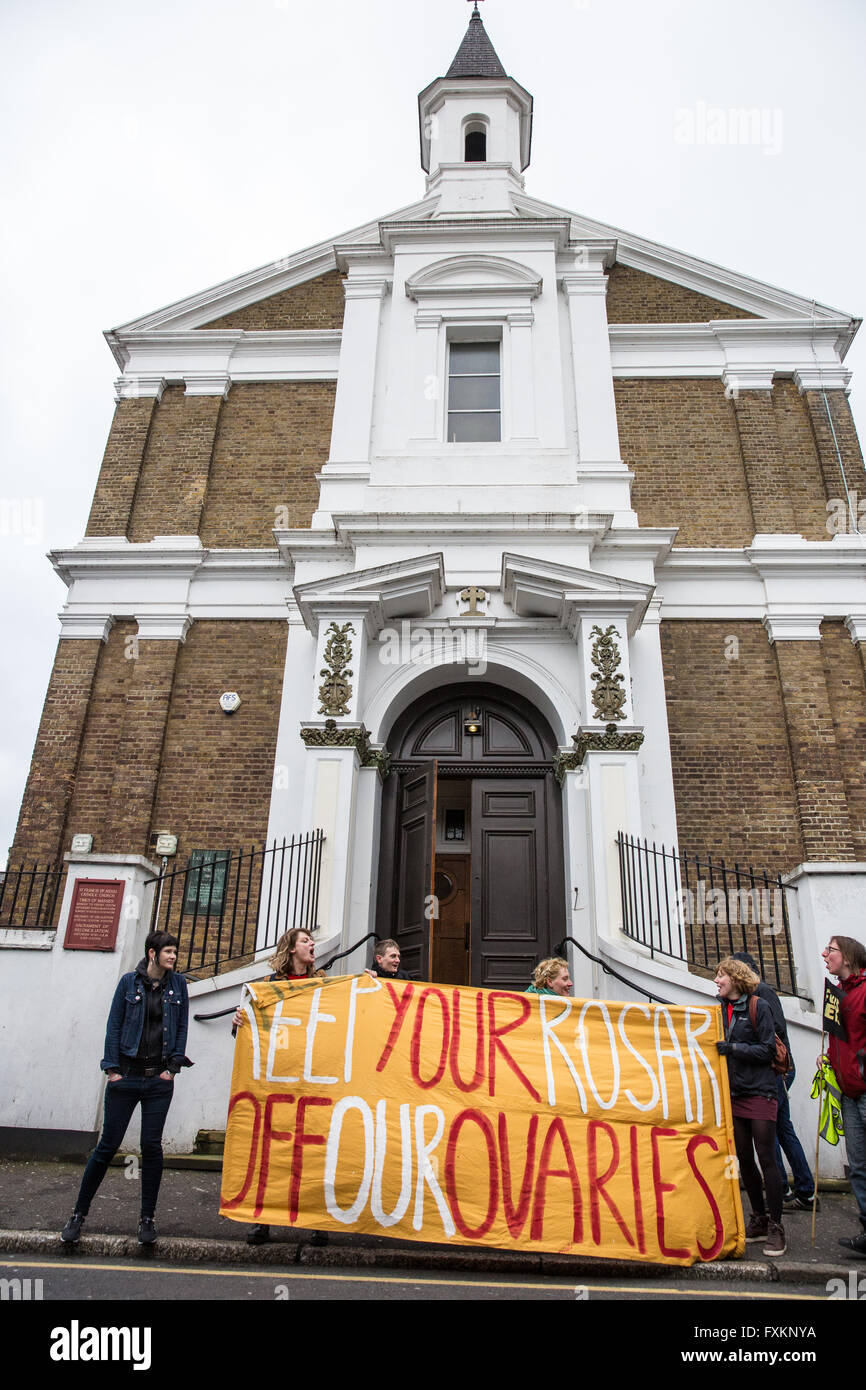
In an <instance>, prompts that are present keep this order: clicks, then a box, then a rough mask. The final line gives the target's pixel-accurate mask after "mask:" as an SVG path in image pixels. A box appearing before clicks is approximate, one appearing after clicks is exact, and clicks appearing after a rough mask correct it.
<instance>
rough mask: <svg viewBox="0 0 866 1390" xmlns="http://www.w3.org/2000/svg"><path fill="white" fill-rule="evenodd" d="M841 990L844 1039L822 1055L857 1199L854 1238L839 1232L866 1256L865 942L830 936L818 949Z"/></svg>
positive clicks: (849, 1245) (849, 1246)
mask: <svg viewBox="0 0 866 1390" xmlns="http://www.w3.org/2000/svg"><path fill="white" fill-rule="evenodd" d="M821 954H822V955H823V957H824V965H825V966H826V968H827V970H828V972H829V973H830V974H831V975H835V976H836V979H837V980H838V981H839V984H840V986H841V988H842V1005H841V1014H842V1024H843V1026H844V1029H845V1037H844V1038H835V1037H832V1036H831V1038H830V1042H829V1045H828V1048H827V1053H828V1056H829V1058H830V1065H831V1066H832V1068H833V1070H834V1072H835V1073H836V1080H837V1081H838V1082H839V1090H840V1091H841V1092H842V1123H843V1125H844V1127H845V1148H846V1149H847V1151H848V1168H849V1170H850V1180H851V1190H852V1192H853V1193H854V1196H855V1197H856V1199H857V1207H858V1209H859V1212H860V1224H861V1226H862V1227H863V1233H862V1235H859V1236H843V1238H842V1239H841V1240H840V1241H839V1244H840V1245H844V1246H845V1248H846V1250H851V1251H852V1252H853V1253H854V1254H855V1255H857V1256H862V1257H863V1258H864V1259H866V946H864V945H863V943H862V942H861V941H857V940H856V939H855V938H854V937H853V936H831V937H830V944H829V945H828V946H827V947H826V948H825V949H824V951H822V953H821Z"/></svg>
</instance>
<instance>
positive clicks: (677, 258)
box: [514, 194, 857, 342]
mask: <svg viewBox="0 0 866 1390" xmlns="http://www.w3.org/2000/svg"><path fill="white" fill-rule="evenodd" d="M514 204H515V209H516V211H517V212H518V213H519V215H520V216H521V217H542V218H543V217H568V218H570V219H571V236H572V240H574V241H581V240H584V239H586V240H594V241H595V240H601V241H609V240H615V241H616V243H617V251H616V264H617V265H618V266H623V267H628V268H630V269H632V270H635V271H639V272H640V273H641V274H643V275H646V276H649V277H653V278H655V279H658V280H662V281H666V282H667V283H669V284H671V285H675V286H679V287H681V288H682V289H685V290H690V291H692V292H693V293H694V294H696V295H699V296H701V297H702V298H705V299H708V300H710V301H716V302H718V303H720V304H722V305H723V306H724V307H725V308H726V309H728V310H730V309H732V308H733V309H739V310H741V311H742V314H741V317H744V318H747V317H749V316H754V317H757V318H767V319H809V320H810V321H811V320H812V319H813V317H814V318H815V319H817V320H818V322H819V323H820V322H821V320H837V321H838V320H839V319H846V320H848V321H849V322H850V323H851V325H852V327H851V330H850V334H849V339H848V341H849V342H850V339H851V338H853V336H854V332H855V331H856V326H857V324H856V321H855V320H854V319H853V316H852V315H851V314H848V313H846V312H845V311H844V310H842V309H834V308H831V307H830V305H827V304H817V303H815V302H814V301H813V300H811V299H804V298H803V296H802V295H797V294H791V293H790V292H789V291H788V290H783V289H780V288H779V286H777V285H770V284H767V283H766V282H764V281H762V280H755V279H752V277H751V276H748V275H742V274H740V273H739V272H737V271H734V270H729V269H727V268H726V267H724V266H720V265H715V264H714V263H713V262H711V261H704V260H701V259H699V258H698V257H697V256H690V255H688V254H687V253H686V252H684V251H678V250H676V249H675V248H674V247H672V246H665V245H664V244H663V243H661V242H655V241H648V240H646V238H644V237H640V236H636V235H635V234H634V233H632V232H627V231H624V230H623V228H622V227H614V226H611V225H610V224H609V223H607V222H596V221H595V220H594V219H593V218H591V217H586V216H584V215H583V214H581V213H576V212H571V211H569V210H568V209H567V208H563V207H560V206H559V205H558V204H555V203H548V202H544V201H542V200H541V199H539V198H531V197H528V196H526V195H525V194H524V195H518V196H516V197H515V199H514ZM697 308H698V306H696V309H697ZM719 317H728V314H727V313H726V314H724V315H719ZM608 321H609V322H610V323H614V322H616V319H615V318H614V316H613V314H610V313H609V314H608ZM632 321H636V320H632ZM649 321H660V320H649ZM693 321H694V322H706V321H707V320H706V319H703V318H699V319H696V320H693ZM668 322H685V320H684V319H681V318H675V319H672V320H668Z"/></svg>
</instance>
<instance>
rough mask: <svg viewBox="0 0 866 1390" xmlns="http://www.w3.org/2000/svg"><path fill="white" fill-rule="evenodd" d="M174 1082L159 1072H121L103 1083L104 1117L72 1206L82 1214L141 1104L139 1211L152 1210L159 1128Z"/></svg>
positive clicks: (150, 1212)
mask: <svg viewBox="0 0 866 1390" xmlns="http://www.w3.org/2000/svg"><path fill="white" fill-rule="evenodd" d="M173 1093H174V1082H173V1081H163V1080H162V1078H161V1077H159V1076H122V1077H121V1078H120V1080H119V1081H107V1082H106V1083H105V1118H104V1121H103V1125H102V1134H101V1136H100V1139H99V1143H98V1144H97V1146H96V1148H95V1149H94V1150H93V1153H92V1154H91V1155H90V1158H89V1159H88V1161H87V1167H86V1168H85V1170H84V1176H83V1178H82V1179H81V1188H80V1189H79V1193H78V1201H77V1202H76V1203H75V1210H76V1211H80V1212H81V1214H82V1215H83V1216H86V1215H87V1213H88V1211H89V1210H90V1203H91V1202H92V1201H93V1198H94V1196H95V1195H96V1192H97V1189H98V1187H99V1184H100V1183H101V1182H102V1179H103V1178H104V1177H105V1174H106V1173H107V1172H108V1165H109V1163H110V1162H111V1160H112V1159H113V1158H114V1155H115V1154H116V1153H117V1150H118V1149H119V1148H120V1146H121V1144H122V1143H123V1136H124V1135H125V1133H126V1131H127V1129H128V1127H129V1122H130V1120H131V1119H132V1112H133V1111H134V1110H135V1107H136V1106H137V1105H141V1214H142V1216H150V1217H152V1216H153V1214H154V1212H155V1211H156V1199H157V1197H158V1196H159V1184H160V1181H161V1179H162V1131H163V1129H164V1128H165V1119H166V1116H167V1115H168V1107H169V1106H170V1105H171V1097H172V1094H173Z"/></svg>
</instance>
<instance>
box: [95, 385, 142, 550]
mask: <svg viewBox="0 0 866 1390" xmlns="http://www.w3.org/2000/svg"><path fill="white" fill-rule="evenodd" d="M155 410H156V397H155V396H140V397H138V398H137V399H135V400H122V401H119V402H118V405H117V408H116V410H115V412H114V419H113V420H112V423H111V429H110V431H109V435H108V443H107V444H106V446H105V454H104V456H103V459H102V468H101V470H100V473H99V481H98V482H97V484H96V492H95V493H94V496H93V504H92V506H91V508H90V517H89V519H88V522H87V530H86V532H85V534H86V535H88V536H125V535H127V533H128V529H129V519H130V516H131V515H132V504H133V500H134V498H135V489H136V486H137V483H138V475H139V472H140V470H141V461H142V459H143V458H144V455H145V451H146V448H147V440H148V435H149V434H150V427H151V424H152V421H153V417H154V412H155Z"/></svg>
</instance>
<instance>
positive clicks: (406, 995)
mask: <svg viewBox="0 0 866 1390" xmlns="http://www.w3.org/2000/svg"><path fill="white" fill-rule="evenodd" d="M385 988H386V989H387V991H388V993H389V994H390V996H391V1002H392V1003H393V1005H394V1008H395V1009H396V1015H395V1018H394V1022H393V1023H392V1024H391V1031H390V1033H389V1034H388V1041H387V1042H386V1043H385V1046H384V1048H383V1049H382V1056H381V1057H380V1058H379V1060H378V1062H377V1063H376V1070H377V1071H383V1070H384V1068H385V1066H386V1065H387V1062H388V1058H389V1057H390V1056H391V1053H392V1052H393V1051H394V1045H395V1043H396V1041H397V1039H398V1038H399V1036H400V1030H401V1028H402V1027H403V1022H404V1020H405V1018H406V1011H407V1009H408V1008H409V1004H410V1002H411V999H412V995H413V994H414V993H415V986H414V985H413V984H412V983H411V982H410V983H409V984H407V986H406V988H405V989H404V990H403V993H402V995H401V997H400V998H399V999H398V998H397V991H396V990H395V988H394V986H393V985H392V984H391V981H390V980H386V981H385Z"/></svg>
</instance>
